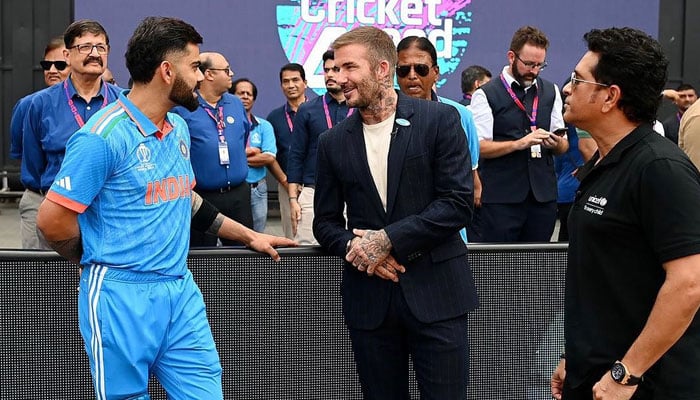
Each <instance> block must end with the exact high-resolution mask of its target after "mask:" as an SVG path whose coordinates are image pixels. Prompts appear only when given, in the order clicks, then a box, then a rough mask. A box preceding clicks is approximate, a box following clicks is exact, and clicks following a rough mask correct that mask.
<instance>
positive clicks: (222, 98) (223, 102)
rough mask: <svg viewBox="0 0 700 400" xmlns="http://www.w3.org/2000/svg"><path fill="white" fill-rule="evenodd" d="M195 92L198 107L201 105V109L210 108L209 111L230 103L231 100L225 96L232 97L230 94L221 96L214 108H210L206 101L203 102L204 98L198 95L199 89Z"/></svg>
mask: <svg viewBox="0 0 700 400" xmlns="http://www.w3.org/2000/svg"><path fill="white" fill-rule="evenodd" d="M195 92H196V93H197V100H198V101H199V105H201V106H202V107H206V108H211V109H216V108H219V107H220V106H222V105H224V104H228V103H230V102H231V99H230V98H228V97H227V96H226V95H229V96H233V95H232V94H230V93H228V92H226V93H224V94H222V95H221V98H220V99H219V101H217V102H216V106H215V107H212V106H211V105H210V104H209V103H207V101H206V100H204V97H202V95H201V94H200V93H199V89H197V90H196V91H195Z"/></svg>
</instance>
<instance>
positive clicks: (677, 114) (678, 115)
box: [676, 111, 683, 122]
mask: <svg viewBox="0 0 700 400" xmlns="http://www.w3.org/2000/svg"><path fill="white" fill-rule="evenodd" d="M676 118H678V122H681V118H683V114H681V112H680V111H678V112H677V113H676Z"/></svg>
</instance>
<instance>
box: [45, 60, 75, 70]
mask: <svg viewBox="0 0 700 400" xmlns="http://www.w3.org/2000/svg"><path fill="white" fill-rule="evenodd" d="M39 64H40V65H41V68H43V69H44V71H48V70H50V69H51V66H52V65H53V66H55V67H56V69H57V70H59V71H63V70H64V69H66V67H67V66H68V63H67V62H65V61H48V60H43V61H39Z"/></svg>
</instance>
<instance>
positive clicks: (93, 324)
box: [88, 265, 107, 400]
mask: <svg viewBox="0 0 700 400" xmlns="http://www.w3.org/2000/svg"><path fill="white" fill-rule="evenodd" d="M106 272H107V267H103V266H101V265H93V266H92V268H90V278H89V280H88V305H89V320H90V329H91V330H92V338H91V339H90V348H91V351H92V358H93V359H94V360H95V393H96V395H97V399H98V400H101V399H106V398H107V395H106V392H105V377H104V356H103V352H102V332H101V331H100V325H99V323H98V321H99V320H98V318H97V305H98V303H99V300H100V289H101V288H102V281H103V279H104V276H105V273H106Z"/></svg>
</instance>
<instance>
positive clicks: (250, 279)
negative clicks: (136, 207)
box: [0, 244, 566, 400]
mask: <svg viewBox="0 0 700 400" xmlns="http://www.w3.org/2000/svg"><path fill="white" fill-rule="evenodd" d="M469 249H470V253H469V259H470V262H471V266H472V269H473V271H474V275H475V278H476V282H477V289H478V291H479V298H480V302H481V305H480V307H479V309H478V310H476V311H475V312H473V313H471V315H470V331H469V336H470V338H469V339H470V343H471V366H470V369H471V373H470V390H469V391H470V395H469V397H470V398H471V399H517V400H521V399H543V400H544V399H549V398H551V396H550V395H549V376H550V374H551V372H552V370H553V368H554V367H555V365H556V363H557V362H558V355H559V353H560V351H561V349H562V347H563V334H562V330H563V286H564V272H565V269H566V246H565V245H556V244H547V245H530V246H509V245H505V246H491V245H470V246H469ZM281 253H282V257H283V258H282V262H280V263H274V262H272V261H271V260H270V259H269V258H267V257H263V256H261V255H258V254H256V253H253V252H250V251H247V250H236V249H216V250H207V251H204V250H201V251H200V250H196V251H192V252H191V253H190V256H189V267H190V269H191V270H192V273H193V275H194V277H195V280H196V281H197V283H198V284H199V286H200V288H201V290H202V293H203V294H204V297H205V301H206V303H207V313H208V317H209V321H210V324H211V327H212V331H213V333H214V338H215V340H216V344H217V349H218V350H219V355H220V357H221V363H222V366H223V370H224V373H223V385H224V394H225V398H227V399H359V398H361V393H360V389H359V383H358V381H357V377H356V374H355V369H354V364H353V358H352V351H351V349H350V343H349V339H348V335H347V332H346V329H345V326H344V323H343V318H342V315H341V305H340V289H339V285H340V276H341V268H342V266H341V262H340V260H339V259H338V258H336V257H331V256H328V255H324V254H323V253H322V252H321V251H320V250H319V249H317V248H298V249H282V250H281ZM0 273H1V278H0V399H58V398H65V399H67V398H70V399H90V398H94V394H93V391H92V382H91V379H90V372H89V367H88V364H87V357H86V355H85V351H84V348H83V343H82V339H81V337H80V333H79V330H78V317H77V306H76V299H77V291H76V287H77V283H78V276H77V272H76V269H75V268H74V267H72V266H70V265H69V264H68V263H67V262H66V261H64V260H62V259H61V258H60V257H58V256H57V255H56V254H55V253H52V252H46V253H44V252H32V251H0ZM151 389H152V390H151V394H152V397H153V398H154V399H165V394H164V393H163V390H162V389H161V388H160V387H159V386H158V385H157V384H156V383H154V382H152V385H151ZM411 393H412V397H413V398H418V390H417V386H416V384H415V382H413V383H412V384H411Z"/></svg>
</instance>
